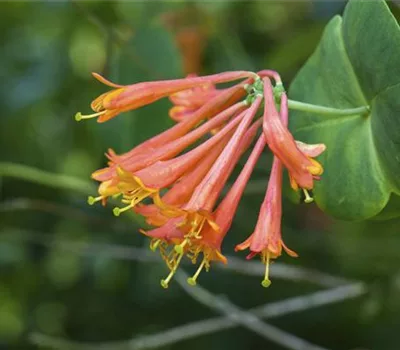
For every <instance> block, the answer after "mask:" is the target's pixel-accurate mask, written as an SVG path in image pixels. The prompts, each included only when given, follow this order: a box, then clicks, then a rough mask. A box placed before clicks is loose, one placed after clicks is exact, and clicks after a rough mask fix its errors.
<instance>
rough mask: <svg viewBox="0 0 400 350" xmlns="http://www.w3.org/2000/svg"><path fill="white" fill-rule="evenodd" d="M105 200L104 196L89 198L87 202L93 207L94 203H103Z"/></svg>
mask: <svg viewBox="0 0 400 350" xmlns="http://www.w3.org/2000/svg"><path fill="white" fill-rule="evenodd" d="M103 198H104V196H98V197H93V196H89V197H88V199H87V202H88V204H89V205H93V204H94V203H96V202H99V201H101V200H102V199H103Z"/></svg>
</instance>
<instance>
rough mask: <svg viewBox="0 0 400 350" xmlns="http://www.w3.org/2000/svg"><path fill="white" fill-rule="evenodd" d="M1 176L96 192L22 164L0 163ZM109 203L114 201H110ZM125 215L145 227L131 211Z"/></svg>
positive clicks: (74, 180)
mask: <svg viewBox="0 0 400 350" xmlns="http://www.w3.org/2000/svg"><path fill="white" fill-rule="evenodd" d="M3 176H7V177H13V178H16V179H20V180H26V181H30V182H33V183H37V184H40V185H44V186H48V187H52V188H57V189H61V190H66V191H73V192H77V193H80V194H83V195H86V196H87V195H88V194H89V193H93V192H95V191H96V189H95V187H94V186H93V185H92V184H91V183H90V182H86V181H83V180H80V179H78V178H76V177H73V176H69V175H64V174H54V173H50V172H48V171H44V170H41V169H37V168H33V167H30V166H27V165H23V164H15V163H5V162H0V178H1V177H3ZM111 202H114V201H113V200H112V199H111ZM127 215H128V216H129V217H131V218H132V219H133V220H135V221H136V222H137V223H138V224H139V225H141V226H147V225H146V224H145V223H144V220H143V218H142V217H140V216H139V215H138V214H136V213H134V212H133V211H130V212H129V213H127Z"/></svg>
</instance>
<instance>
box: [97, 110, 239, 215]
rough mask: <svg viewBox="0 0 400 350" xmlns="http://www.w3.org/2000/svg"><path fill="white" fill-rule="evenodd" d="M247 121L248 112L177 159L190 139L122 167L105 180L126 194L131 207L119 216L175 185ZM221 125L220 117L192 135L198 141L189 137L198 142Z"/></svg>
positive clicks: (124, 209)
mask: <svg viewBox="0 0 400 350" xmlns="http://www.w3.org/2000/svg"><path fill="white" fill-rule="evenodd" d="M228 115H229V114H228ZM222 117H223V118H222ZM226 117H227V116H226V115H224V114H223V113H221V115H220V119H222V120H225V118H226ZM243 118H244V112H242V113H240V114H239V115H237V116H236V117H235V118H233V119H232V120H231V121H230V122H229V123H228V124H227V125H226V126H225V127H224V128H223V129H222V130H221V131H220V132H219V133H218V134H216V135H215V136H213V137H212V138H210V139H208V140H207V141H206V142H204V143H202V144H201V145H199V146H198V147H196V148H194V149H193V150H191V151H189V152H187V153H185V154H183V155H181V156H178V157H176V158H172V157H173V156H174V155H176V154H177V153H179V152H180V151H182V150H183V149H184V148H186V147H187V146H188V145H190V143H191V142H189V143H188V142H187V139H185V138H181V139H180V140H176V141H173V142H171V145H165V146H164V148H160V149H159V150H158V151H159V152H154V153H153V155H152V157H150V156H149V157H148V158H146V157H141V158H140V159H139V161H137V162H136V163H133V165H132V164H128V163H127V164H124V165H123V168H122V166H121V167H118V168H117V169H118V170H117V176H116V177H114V178H112V179H111V180H105V182H106V183H108V184H110V186H112V188H113V189H114V188H118V189H119V193H122V194H123V195H124V200H123V202H124V203H127V204H128V206H126V207H125V208H123V209H119V208H116V209H114V213H115V214H116V215H119V214H120V213H121V212H122V211H126V210H128V209H131V208H133V207H135V206H136V205H137V204H138V203H139V202H141V201H142V200H143V199H145V198H147V197H149V196H151V197H153V196H154V195H156V194H158V192H159V191H160V190H161V189H163V188H166V187H167V186H170V185H171V184H173V183H174V182H175V181H177V180H178V179H179V178H180V177H181V176H182V175H183V174H185V173H186V172H187V171H188V170H190V169H191V168H192V167H193V166H194V165H195V164H197V163H198V162H199V161H200V159H201V158H202V157H204V155H205V154H206V153H207V152H209V151H210V150H211V149H212V147H214V146H216V145H217V144H218V143H219V142H220V141H221V140H222V139H223V138H224V137H225V136H226V135H227V134H229V133H231V132H233V130H234V129H235V128H236V127H237V125H238V124H239V123H240V121H241V120H242V119H243ZM218 122H219V119H218V117H215V118H213V119H211V120H210V121H208V122H207V123H205V124H203V125H202V126H201V127H199V128H198V129H195V130H194V131H193V132H192V133H196V138H193V137H192V136H190V134H188V135H187V136H190V137H189V138H190V139H191V140H192V141H193V140H196V139H197V138H198V137H199V135H200V136H201V135H203V134H204V133H205V132H207V130H210V129H211V128H213V127H214V125H216V124H217V123H218ZM183 146H184V147H183ZM164 159H165V160H164ZM138 164H139V165H138ZM103 183H104V182H103ZM101 188H102V186H101V185H100V187H99V190H100V189H101ZM113 195H114V193H113ZM104 196H105V194H104V193H100V196H99V197H97V198H96V200H100V199H101V200H103V199H104V198H105V197H104Z"/></svg>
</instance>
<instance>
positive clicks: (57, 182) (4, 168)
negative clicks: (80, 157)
mask: <svg viewBox="0 0 400 350" xmlns="http://www.w3.org/2000/svg"><path fill="white" fill-rule="evenodd" d="M2 176H7V177H14V178H17V179H21V180H26V181H30V182H34V183H37V184H40V185H45V186H49V187H53V188H59V189H63V190H69V191H74V192H79V193H82V194H88V193H90V192H92V191H94V190H95V188H94V186H92V185H91V184H90V183H89V182H86V181H82V180H80V179H77V178H75V177H73V176H69V175H64V174H54V173H50V172H47V171H44V170H41V169H36V168H33V167H30V166H27V165H23V164H15V163H3V162H0V177H2Z"/></svg>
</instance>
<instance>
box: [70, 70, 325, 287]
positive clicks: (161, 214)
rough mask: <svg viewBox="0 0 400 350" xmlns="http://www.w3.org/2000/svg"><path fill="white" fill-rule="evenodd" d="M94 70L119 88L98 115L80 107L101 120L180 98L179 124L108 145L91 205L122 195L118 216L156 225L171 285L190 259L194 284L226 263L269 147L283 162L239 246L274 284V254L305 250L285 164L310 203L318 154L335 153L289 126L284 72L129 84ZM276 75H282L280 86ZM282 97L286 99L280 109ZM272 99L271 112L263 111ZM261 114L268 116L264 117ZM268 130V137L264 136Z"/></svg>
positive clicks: (173, 113)
mask: <svg viewBox="0 0 400 350" xmlns="http://www.w3.org/2000/svg"><path fill="white" fill-rule="evenodd" d="M93 75H94V77H95V78H96V79H97V80H99V81H100V82H102V83H104V84H106V85H108V86H110V87H111V88H113V89H112V90H111V91H108V92H106V93H104V94H102V95H100V96H99V97H98V98H96V99H95V100H94V101H93V102H92V104H91V107H92V109H93V110H94V111H95V112H96V113H94V114H92V115H89V116H82V115H81V114H80V113H78V114H77V115H76V119H77V120H80V119H87V118H95V117H98V119H97V121H98V122H104V121H106V120H109V119H111V118H113V117H114V116H116V115H118V114H119V113H121V112H125V111H129V110H133V109H136V108H139V107H141V106H144V105H147V104H149V103H152V102H154V101H156V100H158V99H161V98H164V97H169V99H170V100H171V102H172V103H173V104H174V106H173V107H172V108H171V109H170V111H169V115H170V117H171V118H172V119H173V120H175V121H176V122H177V123H176V124H175V125H174V126H173V127H171V128H169V129H168V130H166V131H164V132H161V133H160V134H158V135H156V136H154V137H152V138H150V139H149V140H147V141H145V142H143V143H142V144H140V145H137V146H135V147H134V148H133V149H131V150H130V151H128V152H126V153H123V154H116V153H115V152H114V151H113V150H111V149H110V150H108V152H107V154H106V157H107V158H108V166H107V167H105V168H103V169H99V170H97V171H95V172H94V173H93V174H92V178H93V179H95V180H97V181H99V182H100V184H99V187H98V193H99V195H98V197H96V198H94V197H89V199H88V201H89V204H93V203H95V202H97V201H101V202H102V204H103V205H105V204H106V201H107V199H108V198H109V197H117V196H120V197H121V202H122V203H124V206H122V207H121V208H119V207H116V208H114V210H113V211H114V214H115V215H116V216H118V215H120V214H121V213H122V212H125V211H128V210H133V211H135V212H136V213H137V214H139V215H142V216H143V217H145V219H146V221H147V223H148V224H150V225H152V226H153V227H152V228H149V229H148V230H146V231H144V230H140V231H141V232H142V233H143V234H144V235H146V236H147V237H148V238H150V240H151V241H150V248H151V249H152V250H153V251H155V250H158V251H159V252H160V254H161V257H162V259H163V260H164V261H165V263H166V265H167V266H168V268H169V270H170V273H169V275H168V276H167V277H166V278H165V279H163V280H161V285H162V286H163V287H164V288H168V285H169V283H170V281H171V280H172V278H173V276H174V274H175V273H176V271H177V268H178V267H179V264H180V263H181V261H182V259H183V258H184V257H186V258H189V260H190V261H191V262H192V263H193V264H197V263H198V268H197V270H196V272H195V273H194V275H193V276H192V277H190V278H189V279H188V281H187V282H188V283H189V284H191V285H195V284H196V283H197V279H198V277H199V274H200V273H201V271H202V270H204V269H205V270H206V271H208V270H209V268H210V264H211V263H212V262H214V261H217V262H222V263H226V262H227V259H226V257H225V256H224V255H223V254H222V247H221V245H222V242H223V239H224V238H225V236H226V234H227V232H228V231H229V229H230V227H231V225H232V221H233V218H234V216H235V213H236V211H237V208H238V205H239V202H240V199H241V197H242V195H243V193H244V190H245V187H246V185H247V183H248V181H249V179H250V176H251V174H252V172H253V170H254V168H255V166H256V164H257V161H258V160H259V158H260V155H261V154H262V152H263V150H264V149H265V148H266V146H267V145H268V147H269V148H270V150H271V151H272V152H273V154H274V160H273V165H272V170H271V175H270V180H269V182H268V186H267V191H266V194H265V197H264V200H263V203H262V205H261V208H260V212H259V216H258V220H257V224H256V226H255V228H254V231H253V233H252V234H251V235H250V236H249V237H248V238H247V239H246V240H245V241H244V242H242V243H241V244H238V245H237V246H236V248H235V250H236V251H238V250H245V249H249V251H250V253H249V254H248V256H247V258H248V259H250V258H252V257H254V256H255V255H259V256H260V257H261V260H262V262H263V263H264V264H265V277H264V279H263V281H262V283H261V284H262V285H263V286H264V287H268V286H269V285H270V283H271V282H270V280H269V277H268V275H269V264H270V259H275V258H277V257H279V256H280V255H281V254H282V250H285V251H286V252H287V254H289V255H290V256H294V257H295V256H297V254H296V253H295V252H294V251H292V250H290V249H289V248H287V247H286V246H285V244H284V243H283V240H282V235H281V216H282V198H281V197H282V176H283V175H282V173H283V167H286V168H287V170H288V173H289V177H290V184H291V187H292V188H293V189H295V190H297V189H299V188H301V189H303V191H304V194H305V196H306V197H305V202H311V201H312V198H311V197H310V195H309V193H308V192H307V191H308V190H311V189H313V186H314V180H319V178H320V177H319V176H320V175H321V174H322V172H323V169H322V166H321V165H320V164H319V163H318V162H317V161H315V160H314V159H313V158H314V157H317V156H319V155H320V154H321V153H322V152H324V151H325V149H326V147H325V145H324V144H314V145H308V144H305V143H302V142H299V141H295V140H294V138H293V136H292V134H291V133H290V132H289V130H288V128H287V126H288V100H287V96H286V93H285V92H284V87H283V84H282V81H281V79H280V76H279V74H278V73H277V72H274V71H270V70H263V71H260V72H258V73H257V74H255V73H252V72H246V71H237V72H226V73H221V74H215V75H209V76H204V77H197V76H193V75H190V76H188V77H186V78H184V79H177V80H165V81H156V82H142V83H137V84H133V85H127V86H123V85H117V84H114V83H112V82H109V81H108V80H106V79H104V78H103V77H101V76H100V75H98V74H95V73H94V74H93ZM239 79H242V80H241V81H240V82H239V83H237V84H236V85H233V86H231V87H228V88H223V89H217V86H216V84H219V83H224V82H232V81H235V80H239ZM270 79H274V81H275V84H276V85H275V87H274V88H273V87H272V84H271V81H270ZM274 94H275V95H276V96H274ZM275 99H276V100H277V101H280V108H278V109H277V107H275V103H276V101H275ZM263 102H264V107H263V110H261V111H259V110H260V109H261V106H262V103H263ZM278 110H279V112H278ZM259 112H261V113H262V112H263V114H262V118H260V113H259ZM260 128H262V132H261V135H258V136H257V138H256V135H257V133H258V132H259V130H260ZM254 139H257V142H256V143H255V145H254V147H253V148H252V149H251V150H250V151H251V152H250V155H249V157H248V159H247V161H246V163H244V165H243V168H242V169H241V171H240V173H239V175H238V176H237V178H236V179H235V180H234V182H233V185H232V186H231V187H230V189H229V190H228V191H227V194H226V195H225V196H224V197H223V196H222V195H221V194H222V192H223V189H224V187H225V185H226V184H227V181H228V179H229V177H230V176H231V174H232V173H233V170H234V168H235V166H236V165H237V163H238V162H239V160H240V158H241V157H242V156H243V154H244V153H245V152H246V151H247V150H248V149H249V148H250V145H252V143H253V141H254Z"/></svg>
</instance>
